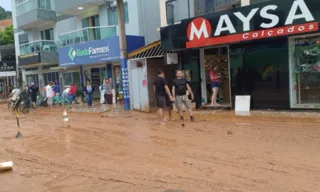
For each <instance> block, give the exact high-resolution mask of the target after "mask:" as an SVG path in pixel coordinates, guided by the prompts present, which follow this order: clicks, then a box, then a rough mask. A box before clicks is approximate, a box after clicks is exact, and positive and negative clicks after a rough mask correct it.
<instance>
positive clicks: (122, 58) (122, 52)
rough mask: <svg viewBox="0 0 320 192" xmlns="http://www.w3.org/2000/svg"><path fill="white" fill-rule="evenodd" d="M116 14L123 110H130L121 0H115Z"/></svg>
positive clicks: (125, 41)
mask: <svg viewBox="0 0 320 192" xmlns="http://www.w3.org/2000/svg"><path fill="white" fill-rule="evenodd" d="M117 5H118V9H117V14H118V24H119V25H118V27H119V44H120V65H121V72H122V87H123V93H124V99H123V102H124V110H125V111H129V110H130V95H129V79H128V66H127V61H128V53H127V40H126V31H125V30H126V29H125V22H124V13H123V0H117Z"/></svg>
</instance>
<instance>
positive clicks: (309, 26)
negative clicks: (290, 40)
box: [186, 0, 319, 48]
mask: <svg viewBox="0 0 320 192" xmlns="http://www.w3.org/2000/svg"><path fill="white" fill-rule="evenodd" d="M277 8H278V6H277V5H266V6H264V7H262V8H261V9H260V8H253V9H251V11H250V12H249V14H247V15H243V14H242V13H241V12H235V13H233V14H234V15H235V16H236V17H237V19H238V20H239V21H241V22H242V31H243V32H240V33H238V32H237V31H236V29H235V27H234V24H233V23H232V21H231V19H230V18H229V16H228V15H227V14H226V15H221V16H220V18H219V20H218V23H217V24H216V26H214V27H215V31H212V29H213V25H212V24H211V23H210V22H209V20H207V19H205V18H202V17H198V18H196V19H194V20H192V21H191V22H190V23H189V26H188V29H187V36H188V39H189V41H188V42H186V48H195V47H204V46H211V45H219V44H228V43H234V42H241V41H248V40H255V39H263V38H271V37H278V36H286V35H293V34H300V33H308V32H314V31H318V29H319V26H318V22H317V21H315V19H314V17H313V15H312V13H311V12H310V10H309V9H308V7H307V5H306V4H305V2H304V0H295V1H293V2H292V5H291V8H290V11H289V13H288V15H287V17H286V20H285V25H284V26H281V27H276V26H278V24H279V21H280V18H279V16H278V15H276V14H275V13H272V12H271V11H276V10H277ZM257 15H258V16H259V17H262V18H263V19H265V20H267V21H268V22H266V21H263V22H261V24H260V27H261V28H263V30H258V31H250V21H251V20H252V19H253V18H254V17H255V16H257ZM295 20H303V21H304V23H302V24H293V23H294V21H295ZM212 32H214V33H212ZM222 33H228V35H224V36H221V34H222Z"/></svg>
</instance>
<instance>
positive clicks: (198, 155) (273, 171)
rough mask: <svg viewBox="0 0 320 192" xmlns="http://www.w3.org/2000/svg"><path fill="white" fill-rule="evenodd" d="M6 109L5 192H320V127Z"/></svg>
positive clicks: (1, 149)
mask: <svg viewBox="0 0 320 192" xmlns="http://www.w3.org/2000/svg"><path fill="white" fill-rule="evenodd" d="M69 118H70V125H71V127H70V128H68V129H63V128H62V112H60V111H58V110H55V111H54V112H48V111H46V110H38V111H36V112H33V113H31V114H29V115H27V116H22V117H21V120H20V121H21V122H20V123H21V133H22V135H23V136H24V137H23V138H20V139H15V138H14V137H15V135H16V133H17V125H16V120H15V117H14V115H13V114H12V113H10V112H8V111H7V110H6V109H5V108H4V107H1V108H0V122H1V128H0V129H1V134H0V162H2V161H7V160H12V161H13V163H14V167H13V170H12V171H11V172H5V173H0V186H1V187H0V191H1V192H90V191H91V192H104V191H106V192H161V191H166V190H169V189H172V190H180V191H184V192H207V191H208V192H209V191H210V192H211V191H214V192H318V191H320V182H319V181H320V126H319V125H320V124H307V123H288V122H266V121H263V122H262V121H261V122H259V121H245V120H243V121H241V122H239V121H236V120H234V119H230V120H228V119H220V120H215V121H209V120H207V121H203V120H201V121H200V120H198V121H197V122H195V123H190V122H186V123H185V126H182V125H181V123H179V122H168V123H167V125H166V126H159V125H157V124H156V119H155V117H154V116H153V115H150V114H140V113H137V112H136V113H134V114H133V117H131V116H129V115H127V116H126V115H119V116H118V117H106V118H102V117H101V116H100V115H98V114H78V113H73V114H69Z"/></svg>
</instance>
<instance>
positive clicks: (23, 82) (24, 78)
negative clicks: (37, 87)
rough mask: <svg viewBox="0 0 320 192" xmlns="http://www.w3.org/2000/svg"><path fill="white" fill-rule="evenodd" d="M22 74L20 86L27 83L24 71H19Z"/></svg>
mask: <svg viewBox="0 0 320 192" xmlns="http://www.w3.org/2000/svg"><path fill="white" fill-rule="evenodd" d="M21 72H22V85H24V84H25V83H27V76H26V69H21Z"/></svg>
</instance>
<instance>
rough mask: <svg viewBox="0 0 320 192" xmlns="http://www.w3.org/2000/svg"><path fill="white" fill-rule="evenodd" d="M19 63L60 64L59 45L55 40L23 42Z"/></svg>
mask: <svg viewBox="0 0 320 192" xmlns="http://www.w3.org/2000/svg"><path fill="white" fill-rule="evenodd" d="M19 49H20V56H19V57H18V60H19V65H20V66H22V65H29V64H41V63H42V64H58V61H59V56H58V46H57V43H56V42H55V41H48V40H40V41H33V42H29V43H25V44H21V45H20V47H19Z"/></svg>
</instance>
